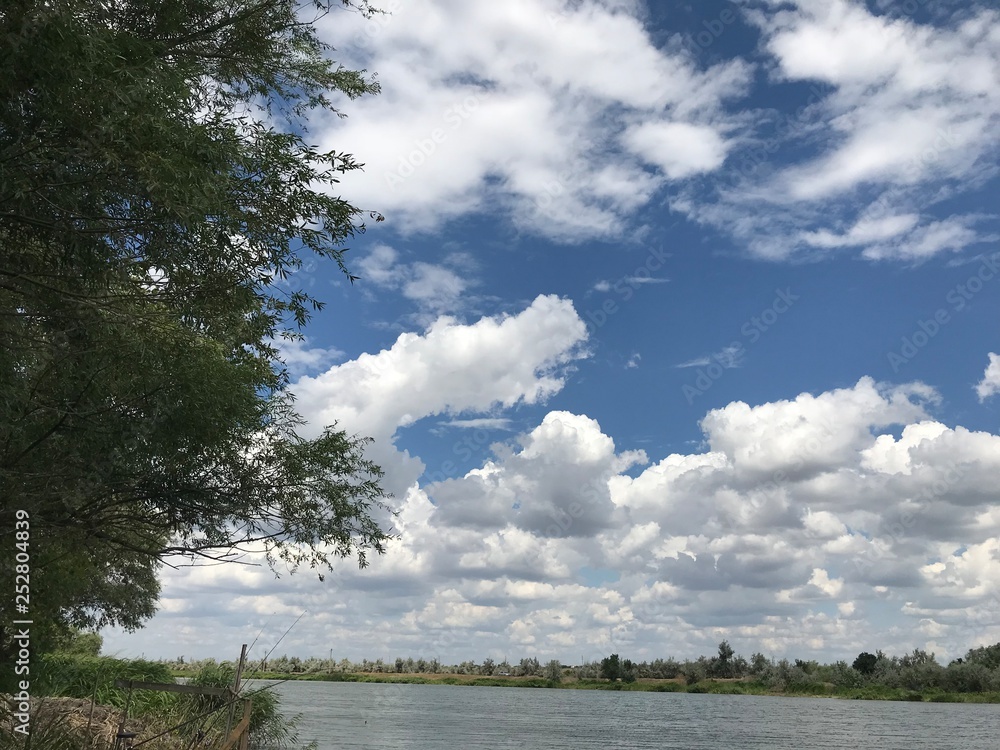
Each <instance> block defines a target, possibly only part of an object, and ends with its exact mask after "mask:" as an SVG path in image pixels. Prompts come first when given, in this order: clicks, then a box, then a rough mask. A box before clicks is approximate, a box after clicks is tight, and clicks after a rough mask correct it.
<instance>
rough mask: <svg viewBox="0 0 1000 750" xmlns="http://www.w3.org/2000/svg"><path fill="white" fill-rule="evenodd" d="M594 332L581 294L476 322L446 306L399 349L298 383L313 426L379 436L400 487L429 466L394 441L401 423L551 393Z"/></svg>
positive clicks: (537, 399)
mask: <svg viewBox="0 0 1000 750" xmlns="http://www.w3.org/2000/svg"><path fill="white" fill-rule="evenodd" d="M586 338H587V331H586V326H585V325H584V323H583V321H582V320H581V319H580V317H579V316H578V315H577V313H576V310H575V309H574V308H573V304H572V303H571V302H569V301H568V300H565V299H560V298H558V297H555V296H539V297H538V298H537V299H535V301H534V302H532V303H531V305H530V306H529V307H528V308H526V309H525V310H523V311H522V312H520V313H519V314H517V315H509V316H503V317H495V318H483V319H481V320H479V321H477V322H476V323H472V324H464V323H461V322H459V321H458V320H457V319H455V318H451V317H447V316H442V317H440V318H438V319H437V320H436V321H435V322H434V323H432V324H431V325H430V327H429V328H428V329H427V330H426V331H425V332H423V333H404V334H401V335H400V336H399V338H397V339H396V342H395V343H394V344H393V345H392V346H391V347H390V348H389V349H385V350H383V351H381V352H378V353H377V354H363V355H361V356H360V357H358V358H357V359H355V360H352V361H350V362H345V363H344V364H342V365H338V366H336V367H332V368H330V369H329V370H327V371H326V372H325V373H322V374H320V375H316V376H311V377H303V378H301V379H300V380H299V381H298V382H296V383H295V384H294V385H293V391H294V393H295V394H296V397H297V399H298V401H297V407H298V409H299V410H300V412H301V413H302V414H303V415H306V416H307V418H308V419H309V422H310V424H311V425H312V429H318V428H319V427H320V426H322V425H325V424H331V423H333V422H334V421H339V423H340V426H341V427H342V428H343V429H347V430H348V431H349V432H357V433H360V434H363V435H370V436H372V437H374V438H375V441H376V443H375V446H374V448H373V450H374V452H375V455H376V457H377V458H378V460H379V461H380V462H382V465H383V467H384V468H385V469H386V470H387V472H389V473H390V479H391V480H392V481H391V484H392V485H393V486H394V489H395V490H397V491H398V490H402V489H404V488H406V487H408V486H409V485H410V484H411V483H412V482H414V481H415V480H416V478H417V476H419V474H420V473H421V472H422V470H423V465H422V463H421V462H419V460H417V459H414V458H412V457H409V455H408V454H405V455H404V454H398V453H396V452H395V450H394V449H392V448H391V445H392V441H393V439H394V436H395V434H396V431H397V430H398V429H399V428H401V427H406V426H408V425H411V424H414V423H415V422H417V421H418V420H420V419H424V418H426V417H431V416H439V415H449V416H453V417H462V416H463V415H470V414H475V413H480V414H482V413H484V412H485V413H488V412H490V411H491V410H492V409H494V408H497V407H511V406H514V405H515V404H518V403H527V404H536V403H541V402H543V401H544V400H545V399H547V398H549V397H550V396H552V395H553V394H554V393H557V392H558V391H559V390H560V389H561V388H562V387H563V384H564V383H565V378H566V373H567V367H568V366H569V365H570V364H571V363H572V361H573V360H575V359H577V358H579V357H581V356H584V355H585V353H586V352H585V350H584V349H583V348H582V347H583V344H584V342H585V340H586ZM397 469H398V473H396V472H397ZM414 472H416V473H414Z"/></svg>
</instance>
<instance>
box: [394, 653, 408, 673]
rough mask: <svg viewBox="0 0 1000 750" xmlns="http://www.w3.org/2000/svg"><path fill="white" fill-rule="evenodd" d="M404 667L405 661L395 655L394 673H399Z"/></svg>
mask: <svg viewBox="0 0 1000 750" xmlns="http://www.w3.org/2000/svg"><path fill="white" fill-rule="evenodd" d="M405 667H406V662H405V661H403V657H401V656H398V657H396V674H401V673H402V671H403V669H404V668H405Z"/></svg>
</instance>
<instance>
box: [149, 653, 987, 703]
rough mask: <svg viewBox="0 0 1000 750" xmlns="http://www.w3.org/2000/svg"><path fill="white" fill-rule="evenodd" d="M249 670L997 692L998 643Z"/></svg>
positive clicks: (180, 664) (195, 664) (308, 662)
mask: <svg viewBox="0 0 1000 750" xmlns="http://www.w3.org/2000/svg"><path fill="white" fill-rule="evenodd" d="M165 663H166V665H167V666H168V667H169V668H170V669H172V670H175V671H181V672H186V671H197V670H199V669H201V668H203V667H205V666H206V665H209V664H214V660H212V659H207V660H199V661H186V660H185V659H183V658H180V659H177V660H175V661H168V662H165ZM248 669H249V670H250V671H251V672H258V673H264V672H267V673H280V674H321V673H342V674H387V675H389V674H423V675H437V674H457V675H476V676H484V677H538V678H543V679H546V680H549V681H551V682H560V681H562V680H563V679H576V680H602V679H603V680H608V681H613V682H618V681H620V682H623V683H629V682H634V681H636V680H642V679H658V680H681V681H683V682H685V683H687V684H688V685H694V684H696V683H699V682H701V681H703V680H711V679H715V680H740V679H742V680H749V681H753V682H755V683H759V684H761V685H762V686H765V687H767V688H769V689H772V690H775V691H794V690H796V689H798V688H801V687H805V686H808V685H817V684H826V685H830V686H833V687H836V688H863V687H868V686H880V687H887V688H898V689H904V690H914V691H927V690H930V691H934V690H939V691H945V692H959V693H966V692H995V691H1000V643H997V644H994V645H992V646H984V647H980V648H973V649H970V650H969V651H968V652H967V653H966V655H965V656H964V657H962V658H960V659H955V660H953V661H951V662H950V663H949V664H947V665H942V664H940V663H939V662H938V661H937V659H936V658H935V656H934V654H933V653H927V652H926V651H922V650H920V649H915V650H914V651H913V652H912V653H909V654H906V655H904V656H887V655H886V654H884V653H883V652H882V651H880V650H878V651H876V652H875V653H869V652H862V653H860V654H859V655H858V656H857V658H855V659H854V660H853V662H851V663H848V662H847V661H837V662H834V663H832V664H820V663H819V662H817V661H803V660H801V659H792V660H789V659H780V660H775V659H772V658H768V657H766V656H764V655H763V654H761V653H754V654H753V655H752V656H751V657H750V658H749V659H746V658H744V657H742V656H740V655H738V654H736V653H734V651H733V649H732V648H731V647H730V645H729V643H728V642H727V641H723V642H722V643H720V644H719V649H718V653H717V654H715V655H713V656H710V657H708V656H701V657H699V658H698V659H695V660H685V661H679V660H677V659H673V658H668V659H654V660H652V661H638V662H637V661H631V660H629V659H626V658H621V657H620V656H619V655H618V654H611V655H609V656H608V657H606V658H604V659H602V660H601V661H592V662H584V663H582V664H579V665H566V664H561V663H560V662H558V661H556V660H551V661H548V662H546V663H544V664H543V663H542V662H540V661H539V660H538V659H537V658H534V657H529V658H524V659H521V660H520V661H518V662H517V663H511V662H509V661H507V660H506V659H505V660H503V661H499V662H498V661H495V660H493V659H484V660H483V661H482V662H480V663H477V662H475V661H464V662H461V663H460V664H450V665H449V664H442V663H441V662H440V661H439V660H438V659H423V658H418V659H414V658H402V657H400V658H397V659H395V660H394V661H385V660H383V659H376V660H374V661H371V660H368V659H363V660H362V661H360V662H352V661H350V660H349V659H341V660H334V659H321V658H317V657H311V658H308V659H302V658H299V657H297V656H291V657H289V656H279V657H276V658H272V659H267V660H265V661H257V662H251V663H250V664H249V665H248Z"/></svg>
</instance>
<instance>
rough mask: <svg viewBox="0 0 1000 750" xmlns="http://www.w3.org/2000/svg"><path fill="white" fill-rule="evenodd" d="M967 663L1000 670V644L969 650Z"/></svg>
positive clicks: (966, 656) (966, 658) (966, 657)
mask: <svg viewBox="0 0 1000 750" xmlns="http://www.w3.org/2000/svg"><path fill="white" fill-rule="evenodd" d="M965 661H966V662H967V663H969V664H980V665H982V666H984V667H986V668H987V669H998V668H1000V643H994V644H993V645H992V646H980V647H979V648H973V649H969V651H968V653H966V655H965Z"/></svg>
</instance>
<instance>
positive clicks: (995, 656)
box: [913, 643, 1000, 669]
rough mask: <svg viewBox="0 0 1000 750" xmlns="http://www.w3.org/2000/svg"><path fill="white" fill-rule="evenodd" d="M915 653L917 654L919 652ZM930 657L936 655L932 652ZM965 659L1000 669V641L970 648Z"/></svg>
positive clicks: (968, 661)
mask: <svg viewBox="0 0 1000 750" xmlns="http://www.w3.org/2000/svg"><path fill="white" fill-rule="evenodd" d="M913 653H914V655H916V653H917V652H916V651H914V652H913ZM930 658H931V660H933V659H934V655H933V654H931V657H930ZM965 661H966V663H969V664H980V665H982V666H984V667H986V668H987V669H1000V643H994V644H993V645H992V646H980V647H979V648H971V649H969V651H968V652H967V653H966V654H965Z"/></svg>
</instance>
